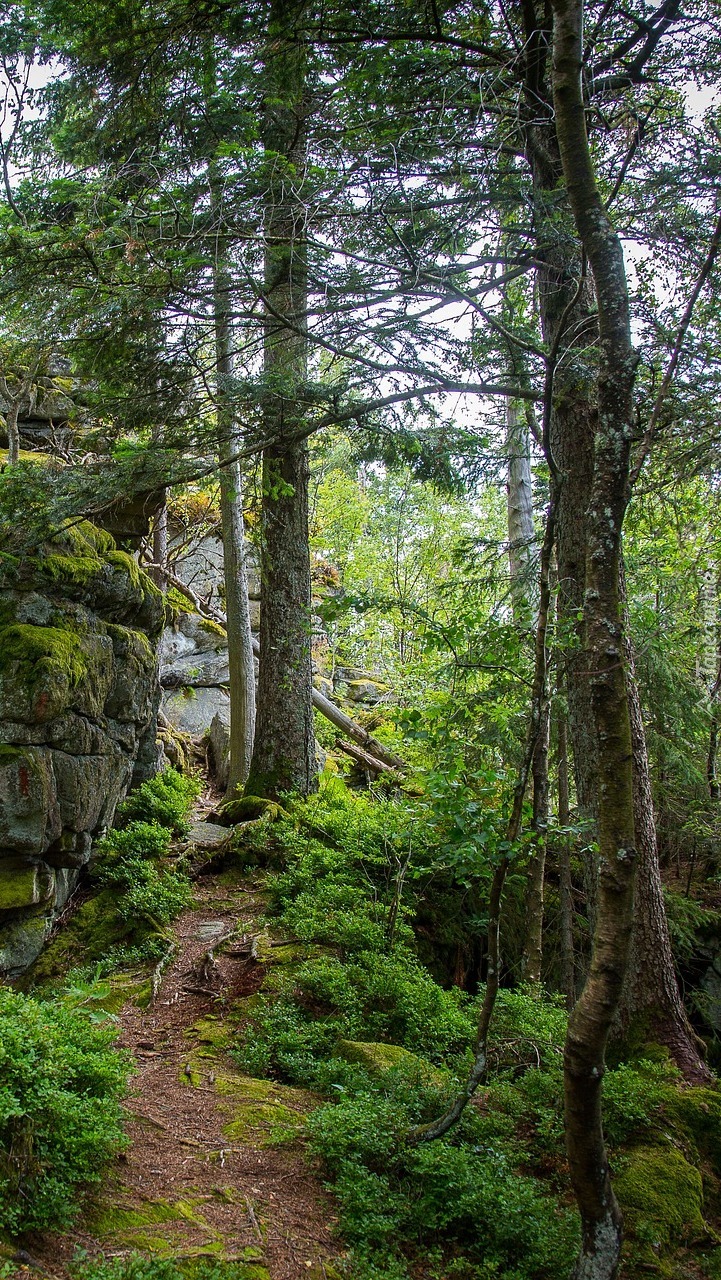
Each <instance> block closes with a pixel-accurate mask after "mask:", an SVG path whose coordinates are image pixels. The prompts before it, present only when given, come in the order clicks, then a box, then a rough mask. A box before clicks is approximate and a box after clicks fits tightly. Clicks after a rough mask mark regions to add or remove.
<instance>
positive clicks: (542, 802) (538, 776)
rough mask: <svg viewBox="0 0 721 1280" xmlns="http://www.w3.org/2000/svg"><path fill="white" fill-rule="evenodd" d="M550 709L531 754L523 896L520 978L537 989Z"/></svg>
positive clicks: (544, 858)
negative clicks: (530, 836)
mask: <svg viewBox="0 0 721 1280" xmlns="http://www.w3.org/2000/svg"><path fill="white" fill-rule="evenodd" d="M550 723H551V717H550V706H549V705H548V704H547V705H546V706H545V708H544V711H543V718H542V721H541V728H540V732H539V735H538V741H537V743H536V749H535V751H534V753H533V764H532V768H531V773H532V778H533V830H534V833H535V841H534V846H533V854H532V857H531V862H530V866H529V878H528V891H527V893H526V939H525V944H524V965H523V969H524V977H525V979H526V981H527V982H530V983H531V984H532V985H534V986H538V985H539V984H540V981H541V964H542V961H543V902H544V882H545V876H546V844H547V832H548V742H549V732H550Z"/></svg>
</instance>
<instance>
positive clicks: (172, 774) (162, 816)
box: [118, 769, 202, 835]
mask: <svg viewBox="0 0 721 1280" xmlns="http://www.w3.org/2000/svg"><path fill="white" fill-rule="evenodd" d="M201 790H202V783H201V781H200V779H199V778H195V777H191V776H190V775H188V774H181V773H178V772H177V770H176V769H166V770H165V771H164V772H163V773H158V774H156V775H155V777H154V778H150V779H148V781H147V782H143V783H142V784H141V785H140V786H139V787H138V788H137V789H136V790H135V791H133V793H132V794H131V795H130V796H128V798H127V800H124V801H123V803H122V804H121V805H120V807H119V810H118V812H119V816H120V818H121V819H122V821H123V822H132V821H140V822H158V823H160V825H161V826H163V827H168V828H169V829H170V830H171V831H173V832H174V833H175V834H176V835H184V834H185V832H186V831H187V830H188V815H189V814H190V811H191V809H192V807H193V803H194V801H195V800H197V798H198V796H199V795H200V792H201Z"/></svg>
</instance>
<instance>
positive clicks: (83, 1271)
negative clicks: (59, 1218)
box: [70, 1252, 253, 1280]
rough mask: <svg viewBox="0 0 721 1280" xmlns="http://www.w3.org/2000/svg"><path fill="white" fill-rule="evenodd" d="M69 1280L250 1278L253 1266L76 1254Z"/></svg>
mask: <svg viewBox="0 0 721 1280" xmlns="http://www.w3.org/2000/svg"><path fill="white" fill-rule="evenodd" d="M70 1274H71V1276H72V1278H73V1280H189V1277H192V1280H253V1268H252V1267H249V1266H248V1265H247V1263H241V1262H237V1263H235V1262H214V1261H212V1260H210V1259H208V1258H198V1259H195V1260H193V1262H192V1264H188V1263H187V1262H186V1263H185V1264H183V1263H180V1262H176V1261H175V1259H173V1258H157V1257H148V1256H146V1255H145V1254H142V1253H130V1254H126V1255H124V1256H123V1257H111V1258H108V1257H106V1256H105V1255H104V1254H102V1253H101V1254H98V1255H97V1256H96V1257H95V1258H90V1257H89V1256H88V1255H87V1254H86V1253H82V1252H80V1253H77V1254H76V1255H75V1258H74V1259H73V1261H72V1263H71V1265H70Z"/></svg>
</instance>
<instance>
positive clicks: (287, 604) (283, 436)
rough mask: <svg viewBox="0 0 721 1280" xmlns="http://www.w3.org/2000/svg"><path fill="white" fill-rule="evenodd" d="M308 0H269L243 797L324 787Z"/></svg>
mask: <svg viewBox="0 0 721 1280" xmlns="http://www.w3.org/2000/svg"><path fill="white" fill-rule="evenodd" d="M304 21H305V4H304V0H271V6H270V18H269V23H268V42H267V48H266V61H265V76H266V94H265V106H264V121H263V142H264V146H265V151H266V155H267V157H268V166H269V168H268V177H267V182H268V190H267V206H266V223H265V305H266V320H265V348H264V368H265V375H266V389H265V405H264V428H265V435H266V438H267V439H269V440H270V441H272V443H271V444H269V445H268V446H267V447H266V449H265V451H264V454H263V509H262V543H261V590H262V608H261V619H260V640H261V643H260V670H259V676H258V716H257V723H256V736H255V747H254V751H253V759H252V763H251V769H250V777H249V779H248V784H247V790H248V792H249V793H252V794H254V795H262V796H276V795H278V794H279V792H282V791H297V792H300V794H301V795H307V794H308V793H309V792H310V791H313V790H315V788H316V787H317V785H318V777H317V767H316V761H315V734H314V727H313V704H312V665H311V600H310V553H309V547H308V476H309V465H308V450H307V445H306V438H305V432H304V427H303V398H304V394H305V384H306V378H307V345H308V344H307V337H306V310H307V265H306V216H307V211H306V208H305V205H304V202H303V198H302V194H301V191H300V186H301V184H302V183H303V182H304V180H305V168H306V161H307V155H306V149H307V120H306V113H307V104H306V101H305V67H306V42H305V38H304V33H303V24H304Z"/></svg>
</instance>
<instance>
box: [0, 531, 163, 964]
mask: <svg viewBox="0 0 721 1280" xmlns="http://www.w3.org/2000/svg"><path fill="white" fill-rule="evenodd" d="M163 619H164V607H163V601H162V597H161V595H160V593H159V591H158V590H157V588H156V587H155V586H154V584H153V583H152V582H151V581H150V579H149V578H148V577H147V575H146V574H144V573H142V572H140V570H139V569H138V566H137V564H136V563H135V561H134V560H133V558H132V556H130V555H128V554H127V553H126V552H123V551H119V550H117V549H116V547H115V543H114V541H113V539H112V538H111V537H110V535H109V534H107V533H104V532H102V531H101V530H98V529H96V528H95V527H94V526H93V525H91V524H89V523H87V522H83V523H82V524H80V525H78V526H76V527H74V528H72V529H69V530H67V531H65V533H64V534H63V535H62V537H60V538H58V539H57V540H56V541H55V542H53V543H52V544H49V545H46V546H44V547H43V548H41V549H39V550H38V552H37V553H36V554H35V555H32V556H24V557H22V558H16V557H14V556H12V555H10V554H7V553H6V554H1V555H0V974H7V975H12V974H15V973H18V972H20V971H21V970H22V969H24V968H25V967H26V966H27V965H28V964H30V963H31V962H32V961H33V960H34V959H35V957H36V956H37V954H38V953H39V951H40V950H41V948H42V945H43V943H44V941H45V939H46V938H47V936H48V933H49V931H50V929H51V928H52V923H53V920H54V918H55V917H56V916H57V914H58V912H59V911H61V910H62V908H63V906H64V904H65V902H66V901H67V899H68V896H69V894H70V893H71V892H72V889H73V887H74V885H75V883H76V881H77V876H78V871H79V869H80V868H81V867H82V866H83V865H84V864H85V863H86V862H87V861H88V858H89V857H90V852H91V848H92V841H93V838H94V837H95V836H96V835H97V834H98V833H99V832H101V831H102V830H103V829H104V828H105V827H106V826H108V825H109V824H110V823H111V822H112V819H113V815H114V813H115V809H116V806H117V804H118V802H119V801H120V800H121V799H122V798H123V796H124V795H125V792H126V791H127V789H128V787H129V786H130V784H131V782H132V781H133V779H135V781H141V780H142V779H143V778H144V777H147V776H149V775H150V774H151V773H152V772H154V771H155V767H156V762H157V748H156V718H157V708H158V700H159V686H158V680H157V662H156V656H155V646H156V644H157V641H158V639H159V636H160V633H161V631H162V626H163Z"/></svg>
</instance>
